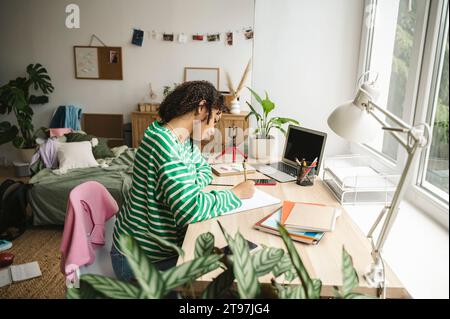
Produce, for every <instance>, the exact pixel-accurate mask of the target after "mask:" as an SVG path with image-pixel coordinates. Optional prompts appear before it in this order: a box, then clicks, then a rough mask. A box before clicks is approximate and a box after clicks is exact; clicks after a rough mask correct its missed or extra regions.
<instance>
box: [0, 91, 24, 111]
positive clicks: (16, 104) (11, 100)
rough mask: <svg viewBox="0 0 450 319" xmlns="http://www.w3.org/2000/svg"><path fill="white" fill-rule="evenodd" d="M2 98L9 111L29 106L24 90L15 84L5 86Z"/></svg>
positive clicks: (0, 98) (0, 97)
mask: <svg viewBox="0 0 450 319" xmlns="http://www.w3.org/2000/svg"><path fill="white" fill-rule="evenodd" d="M0 100H1V103H2V104H3V105H6V109H7V112H8V113H10V112H12V110H13V109H17V110H21V109H23V108H24V107H26V106H27V100H26V98H25V94H24V92H23V90H21V89H20V88H18V87H16V86H13V85H6V86H4V87H3V90H2V95H1V96H0Z"/></svg>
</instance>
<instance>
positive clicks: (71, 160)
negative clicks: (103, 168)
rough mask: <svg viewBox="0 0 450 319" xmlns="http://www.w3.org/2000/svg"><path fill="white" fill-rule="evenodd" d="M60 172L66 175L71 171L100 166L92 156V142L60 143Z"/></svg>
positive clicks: (58, 152) (58, 153)
mask: <svg viewBox="0 0 450 319" xmlns="http://www.w3.org/2000/svg"><path fill="white" fill-rule="evenodd" d="M57 155H58V161H59V171H58V172H57V173H61V174H64V173H66V172H67V170H69V169H74V168H87V167H95V166H98V163H97V161H96V160H95V158H94V155H93V154H92V145H91V142H87V141H86V142H73V143H60V144H59V146H58V151H57Z"/></svg>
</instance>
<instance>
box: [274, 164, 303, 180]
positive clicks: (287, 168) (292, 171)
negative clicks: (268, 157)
mask: <svg viewBox="0 0 450 319" xmlns="http://www.w3.org/2000/svg"><path fill="white" fill-rule="evenodd" d="M270 166H272V167H274V168H276V169H277V170H279V171H281V172H283V173H286V174H288V175H291V176H294V177H295V176H297V169H295V167H292V166H290V165H287V164H285V163H283V162H278V163H274V164H271V165H270Z"/></svg>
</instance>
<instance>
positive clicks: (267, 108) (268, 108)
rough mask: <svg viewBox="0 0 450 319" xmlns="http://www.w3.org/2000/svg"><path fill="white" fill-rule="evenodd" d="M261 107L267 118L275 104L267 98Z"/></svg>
mask: <svg viewBox="0 0 450 319" xmlns="http://www.w3.org/2000/svg"><path fill="white" fill-rule="evenodd" d="M266 95H267V92H266ZM261 106H262V108H263V110H264V114H265V115H266V116H267V115H268V114H269V113H270V112H272V111H273V109H274V108H275V103H273V102H272V101H271V100H269V98H267V97H266V99H264V100H263V101H262V103H261Z"/></svg>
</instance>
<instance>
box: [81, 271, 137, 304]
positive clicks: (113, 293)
mask: <svg viewBox="0 0 450 319" xmlns="http://www.w3.org/2000/svg"><path fill="white" fill-rule="evenodd" d="M80 280H81V281H85V282H87V283H88V284H89V285H91V286H92V287H93V288H94V289H95V290H97V291H99V292H100V293H102V294H103V295H105V296H106V297H108V298H113V299H137V298H139V295H140V290H139V288H138V287H136V286H135V285H132V284H130V283H126V282H123V281H120V280H117V279H113V278H109V277H105V276H100V275H83V276H81V279H80Z"/></svg>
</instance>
